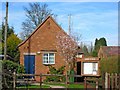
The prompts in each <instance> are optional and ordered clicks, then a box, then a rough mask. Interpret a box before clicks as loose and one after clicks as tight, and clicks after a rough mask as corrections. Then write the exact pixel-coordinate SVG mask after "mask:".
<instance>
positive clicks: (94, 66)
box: [82, 62, 98, 75]
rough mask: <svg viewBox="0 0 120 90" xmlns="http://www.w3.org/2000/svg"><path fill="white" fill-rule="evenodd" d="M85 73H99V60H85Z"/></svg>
mask: <svg viewBox="0 0 120 90" xmlns="http://www.w3.org/2000/svg"><path fill="white" fill-rule="evenodd" d="M82 74H84V75H97V74H98V63H97V62H83V73H82Z"/></svg>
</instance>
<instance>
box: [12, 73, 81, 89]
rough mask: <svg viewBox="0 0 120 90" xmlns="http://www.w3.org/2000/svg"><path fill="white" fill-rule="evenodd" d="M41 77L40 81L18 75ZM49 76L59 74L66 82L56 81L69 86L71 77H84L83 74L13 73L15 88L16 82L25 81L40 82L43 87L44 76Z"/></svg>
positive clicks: (27, 82)
mask: <svg viewBox="0 0 120 90" xmlns="http://www.w3.org/2000/svg"><path fill="white" fill-rule="evenodd" d="M26 76H27V77H31V76H34V77H39V81H36V80H30V79H29V78H24V79H22V80H19V79H17V77H26ZM47 76H52V77H54V76H57V77H65V81H64V82H54V83H64V84H65V87H66V88H67V87H68V86H67V85H68V83H70V82H69V78H70V77H82V76H81V75H67V74H66V75H58V74H42V73H41V74H16V73H15V72H14V73H13V88H16V84H17V83H24V84H27V85H28V84H31V83H39V85H40V88H42V85H43V84H44V82H43V78H44V77H47ZM50 83H51V82H50Z"/></svg>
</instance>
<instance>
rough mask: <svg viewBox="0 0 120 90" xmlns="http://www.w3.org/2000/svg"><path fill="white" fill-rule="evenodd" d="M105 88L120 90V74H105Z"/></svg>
mask: <svg viewBox="0 0 120 90" xmlns="http://www.w3.org/2000/svg"><path fill="white" fill-rule="evenodd" d="M105 88H108V89H111V90H114V89H117V90H120V74H117V73H115V74H113V73H112V74H110V73H105Z"/></svg>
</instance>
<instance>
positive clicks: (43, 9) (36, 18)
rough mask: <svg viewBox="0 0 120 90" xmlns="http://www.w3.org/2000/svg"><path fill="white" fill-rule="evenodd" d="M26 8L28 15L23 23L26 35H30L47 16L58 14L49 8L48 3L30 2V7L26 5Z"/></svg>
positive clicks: (24, 34)
mask: <svg viewBox="0 0 120 90" xmlns="http://www.w3.org/2000/svg"><path fill="white" fill-rule="evenodd" d="M24 10H25V12H26V17H27V18H26V20H25V21H24V22H23V23H22V29H23V30H24V31H23V33H22V34H23V36H24V37H28V36H29V35H30V34H31V33H32V31H33V30H34V29H35V28H36V27H37V26H38V25H39V24H40V23H42V22H43V20H45V18H46V17H47V16H49V15H51V16H56V15H54V14H53V13H52V10H50V9H48V5H47V4H39V3H29V7H28V8H26V7H25V8H24Z"/></svg>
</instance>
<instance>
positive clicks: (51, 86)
mask: <svg viewBox="0 0 120 90" xmlns="http://www.w3.org/2000/svg"><path fill="white" fill-rule="evenodd" d="M50 88H65V87H64V86H54V85H50Z"/></svg>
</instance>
